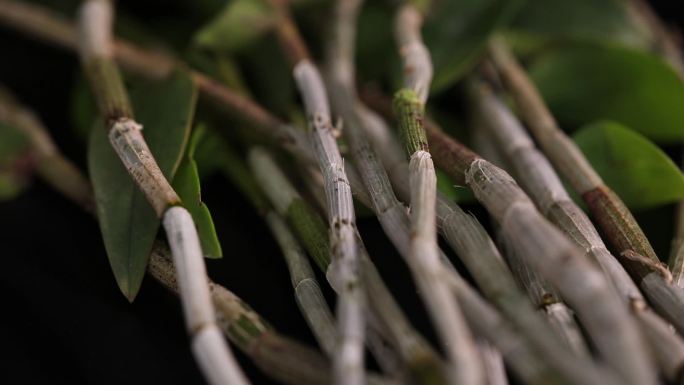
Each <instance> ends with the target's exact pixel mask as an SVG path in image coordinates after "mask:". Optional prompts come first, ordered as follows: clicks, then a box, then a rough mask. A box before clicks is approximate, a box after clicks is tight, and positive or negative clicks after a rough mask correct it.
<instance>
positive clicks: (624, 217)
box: [490, 40, 684, 334]
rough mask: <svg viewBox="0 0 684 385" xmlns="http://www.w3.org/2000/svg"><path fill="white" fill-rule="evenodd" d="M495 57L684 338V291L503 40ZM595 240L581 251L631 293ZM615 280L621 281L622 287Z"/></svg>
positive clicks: (560, 164) (536, 126)
mask: <svg viewBox="0 0 684 385" xmlns="http://www.w3.org/2000/svg"><path fill="white" fill-rule="evenodd" d="M490 57H491V58H492V61H493V63H494V64H495V66H496V68H497V69H498V71H499V73H500V75H501V77H502V78H503V80H504V82H505V84H506V86H507V89H508V90H509V91H510V93H511V95H512V96H513V98H514V100H515V102H516V104H517V106H518V108H519V110H520V113H521V115H522V116H523V119H524V120H525V121H526V122H527V124H528V127H529V129H530V132H531V133H532V135H533V136H534V138H535V139H536V140H537V141H538V142H539V145H540V147H541V148H542V149H543V150H544V153H545V155H546V156H547V157H548V158H549V160H550V161H551V163H553V164H554V166H555V169H556V170H557V171H558V172H559V173H560V175H561V176H563V177H564V178H565V179H566V180H567V181H568V182H569V183H570V185H571V186H572V187H573V188H574V189H575V191H576V192H577V193H578V194H580V195H581V196H582V198H583V199H584V201H585V203H586V204H587V207H588V208H589V211H590V213H591V214H592V216H593V218H594V220H595V222H596V223H597V225H598V227H599V228H600V229H601V230H602V234H603V236H604V237H606V238H607V240H608V241H609V242H610V243H611V244H612V246H613V248H614V249H615V250H616V253H618V254H616V255H615V257H616V258H617V259H618V260H619V261H620V263H621V264H622V266H623V267H624V269H625V270H626V271H627V272H628V273H629V275H630V276H631V277H632V279H633V280H634V281H635V282H636V283H637V285H638V286H639V287H640V288H641V291H642V292H643V293H644V294H645V295H646V297H647V299H648V300H649V302H650V303H651V305H652V306H653V308H654V309H655V310H656V311H657V312H658V313H659V314H660V315H661V316H663V317H665V319H667V320H668V321H669V322H671V323H672V324H673V325H674V326H675V327H676V328H677V330H678V331H679V332H680V334H681V333H684V321H682V320H684V290H682V288H680V287H678V286H676V285H674V284H672V279H671V275H670V273H669V271H667V268H666V267H664V266H663V265H662V263H661V262H660V260H659V259H658V257H657V256H656V255H655V252H654V251H653V249H652V248H651V245H650V243H649V242H648V239H646V236H645V235H644V233H643V232H642V230H641V228H640V227H639V225H638V224H637V222H636V220H635V219H634V217H633V216H632V214H631V213H630V211H629V210H628V209H627V207H626V206H625V205H624V203H623V202H622V200H621V199H620V198H619V197H618V196H617V195H616V194H615V193H614V192H613V191H612V190H611V189H610V188H609V187H608V186H606V185H605V184H604V182H603V180H602V179H601V177H600V176H599V175H598V174H597V173H596V171H594V169H593V168H592V167H591V165H590V164H589V162H588V161H587V159H586V158H585V157H584V155H583V154H582V153H581V151H580V150H579V148H578V147H577V146H576V145H575V143H574V142H573V141H572V140H571V139H570V138H568V136H567V135H566V134H565V133H564V132H563V131H562V130H561V129H560V128H559V127H558V125H557V123H556V121H555V119H554V118H553V116H552V115H551V112H550V111H549V110H548V108H547V106H546V105H545V104H544V101H543V100H542V98H541V96H540V95H539V92H538V91H537V89H536V88H535V87H534V85H533V84H532V81H531V80H530V79H529V78H528V76H527V74H526V73H525V71H524V69H523V68H522V67H521V66H520V64H519V63H518V62H517V61H516V59H515V57H514V56H513V54H512V53H511V52H510V51H509V50H508V48H507V47H506V46H505V43H504V42H503V41H502V40H495V41H493V42H492V43H491V44H490ZM562 209H563V208H562V207H560V208H557V209H554V211H555V213H550V214H552V215H554V216H556V217H557V218H559V217H558V215H561V214H562V213H561V210H562ZM561 219H562V218H559V219H558V220H561ZM566 221H567V219H566ZM586 222H587V221H584V224H583V225H582V226H583V227H584V228H585V229H586V228H590V227H591V224H590V223H589V224H587V223H586ZM567 225H569V226H570V225H571V224H570V223H568V224H567ZM572 234H574V235H572V238H573V239H575V240H576V241H579V238H577V237H578V236H581V235H577V233H576V232H573V233H572ZM591 239H593V240H592V242H593V243H592V244H589V243H587V241H589V240H590V239H589V238H588V239H586V240H585V241H583V242H582V247H585V248H586V247H589V246H591V248H590V249H588V252H590V253H591V254H592V256H593V257H595V258H596V259H597V261H598V262H599V263H600V264H601V266H602V267H603V268H604V269H605V270H606V271H608V272H610V274H609V276H610V277H611V279H613V281H614V283H615V284H616V285H617V287H618V289H620V290H621V291H624V290H632V289H629V288H628V287H625V285H624V284H623V283H624V282H625V281H624V279H623V278H620V277H617V275H618V274H621V273H620V272H619V270H617V266H611V265H613V263H612V262H611V259H610V258H609V257H610V254H606V252H604V251H602V250H601V249H597V248H596V247H593V246H595V245H598V242H600V238H598V237H596V236H595V234H592V237H591ZM615 279H619V282H616V281H615Z"/></svg>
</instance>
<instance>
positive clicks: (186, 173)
mask: <svg viewBox="0 0 684 385" xmlns="http://www.w3.org/2000/svg"><path fill="white" fill-rule="evenodd" d="M203 137H204V126H197V128H195V131H194V132H193V134H192V137H191V138H190V144H188V148H187V150H186V154H185V156H184V157H183V161H182V162H181V164H180V167H178V171H177V172H176V176H175V177H174V178H173V188H174V190H176V192H177V193H178V196H179V197H180V198H181V201H182V202H183V206H184V207H185V208H186V209H188V211H189V212H190V215H192V219H193V221H194V222H195V226H196V227H197V232H198V234H199V238H200V243H201V245H202V251H203V252H204V256H205V257H207V258H221V257H223V252H222V251H221V244H220V243H219V240H218V236H217V235H216V230H215V229H214V221H213V220H212V218H211V213H210V212H209V208H208V207H207V205H205V204H204V202H202V196H201V193H200V178H199V173H198V171H197V163H196V162H195V150H196V148H197V144H198V143H199V142H200V140H201V139H202V138H203Z"/></svg>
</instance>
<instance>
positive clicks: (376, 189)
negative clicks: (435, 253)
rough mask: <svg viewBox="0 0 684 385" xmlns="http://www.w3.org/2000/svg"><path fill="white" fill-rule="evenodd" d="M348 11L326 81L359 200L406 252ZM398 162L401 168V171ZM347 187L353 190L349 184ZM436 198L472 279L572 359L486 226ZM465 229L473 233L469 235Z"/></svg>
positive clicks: (337, 31) (384, 140)
mask: <svg viewBox="0 0 684 385" xmlns="http://www.w3.org/2000/svg"><path fill="white" fill-rule="evenodd" d="M351 3H354V2H351ZM350 8H351V9H350ZM353 12H354V10H353V5H351V4H350V2H341V3H338V7H337V12H336V17H335V18H334V20H337V22H336V24H335V25H334V33H333V37H332V39H331V40H332V44H330V45H329V46H328V48H329V50H328V71H327V72H328V73H329V74H330V75H329V78H330V79H331V80H330V81H329V83H330V84H334V87H335V89H336V90H338V92H336V93H335V94H334V95H335V96H334V97H333V98H332V101H333V106H334V107H335V109H336V110H337V111H339V112H340V113H341V115H342V117H343V119H344V122H345V129H344V134H345V138H347V142H348V144H349V146H350V149H351V151H352V155H353V159H354V161H355V163H356V164H357V167H358V169H359V171H360V174H361V178H362V179H363V183H364V184H365V188H366V189H367V191H368V193H369V195H370V197H367V198H365V199H362V200H365V201H366V204H368V205H372V206H371V207H372V208H373V209H374V211H375V213H376V215H377V216H378V218H379V220H380V223H381V225H382V226H383V228H384V229H385V233H386V234H387V235H388V237H389V238H390V240H391V241H392V242H393V243H394V245H395V247H396V248H397V249H398V250H399V251H400V253H402V254H404V255H406V254H408V242H407V240H408V232H409V230H408V225H407V222H408V216H407V214H406V211H405V209H404V207H403V205H401V204H400V203H399V202H398V200H397V198H396V197H395V196H394V193H393V191H392V187H391V185H390V183H389V180H388V176H387V173H385V171H384V169H383V168H382V165H380V164H379V162H378V160H377V158H376V156H375V153H374V152H373V151H372V150H371V149H370V148H369V144H368V141H367V139H366V137H365V135H364V131H372V133H371V132H368V134H369V136H370V137H371V138H373V139H375V141H374V142H375V144H376V146H375V147H376V150H377V151H378V152H379V153H380V154H381V157H382V158H383V159H384V160H386V162H385V163H387V165H388V167H389V168H391V169H393V170H395V172H394V173H393V175H394V176H395V177H396V178H395V179H396V182H397V183H396V184H401V185H403V186H404V188H401V190H404V191H406V190H408V189H407V188H406V187H407V184H408V183H405V178H403V177H402V175H404V176H405V175H406V173H405V170H406V164H405V163H406V162H405V160H404V158H403V157H402V156H401V150H400V149H399V148H398V144H397V143H396V141H395V140H394V139H393V137H392V135H391V134H390V133H389V131H388V129H387V127H386V125H384V123H383V122H382V121H381V119H380V118H379V117H377V116H375V114H374V113H373V112H372V111H369V110H367V109H365V108H364V106H363V105H362V104H360V102H359V101H358V100H356V95H355V90H354V86H353V79H354V75H353V61H352V54H353V28H352V26H350V24H352V23H353V16H354V13H353ZM361 129H365V130H363V131H362V130H361ZM402 166H403V170H401V168H402ZM402 171H403V172H402ZM352 187H353V190H356V189H354V183H352ZM406 195H408V194H406ZM357 197H358V195H357ZM369 201H370V202H369ZM439 202H440V204H439V205H438V217H440V223H442V224H444V226H442V227H443V229H445V230H446V231H445V233H446V234H447V238H448V239H449V240H450V242H451V243H452V244H455V245H456V249H457V251H458V252H459V254H460V255H463V256H464V257H462V258H465V261H466V265H467V266H468V268H469V269H471V272H473V274H475V278H476V280H477V281H478V283H480V284H481V286H482V287H483V288H484V290H485V293H487V294H489V297H490V298H491V299H492V300H494V301H495V302H496V303H497V304H499V305H501V307H502V308H503V309H504V311H505V312H506V313H507V314H511V318H512V319H514V320H515V321H516V323H517V324H519V325H521V328H522V329H523V330H525V331H526V333H525V334H526V335H528V336H533V337H532V339H533V340H536V341H537V345H540V346H543V348H542V349H541V350H542V351H544V352H545V354H548V355H550V356H553V357H561V358H560V359H558V360H556V361H555V362H556V364H558V363H561V362H572V361H573V359H572V358H571V357H568V354H567V353H564V352H562V350H561V351H560V354H558V353H549V352H553V351H557V350H558V349H556V347H554V346H553V344H554V342H553V340H554V336H553V334H552V333H551V331H550V330H549V329H548V326H546V325H545V324H544V322H543V320H541V319H540V318H539V317H537V316H536V315H535V314H533V312H534V310H533V309H532V306H530V305H529V302H528V301H526V300H525V298H524V297H523V296H522V295H521V294H519V293H518V290H517V288H516V287H515V283H514V282H513V279H512V277H510V273H509V272H508V271H507V270H506V268H505V266H503V264H502V263H501V258H500V256H499V255H498V251H497V250H496V248H495V247H493V243H492V242H491V240H489V237H488V236H487V234H486V231H485V230H484V229H483V228H481V226H479V224H478V223H477V221H476V220H475V219H474V218H472V217H470V216H468V215H466V214H465V213H463V212H462V211H460V209H459V208H458V206H456V205H455V204H453V203H451V202H449V201H448V200H446V199H445V198H443V197H441V196H440V199H439ZM440 209H441V210H440ZM466 230H467V231H466ZM469 234H473V235H470V236H469ZM509 277H510V278H509ZM518 314H520V315H518ZM545 331H546V332H545ZM540 337H541V338H540ZM559 366H563V364H560V365H559ZM566 366H567V365H566ZM569 372H571V371H567V372H566V374H567V373H569ZM571 377H572V376H571ZM570 382H572V381H570Z"/></svg>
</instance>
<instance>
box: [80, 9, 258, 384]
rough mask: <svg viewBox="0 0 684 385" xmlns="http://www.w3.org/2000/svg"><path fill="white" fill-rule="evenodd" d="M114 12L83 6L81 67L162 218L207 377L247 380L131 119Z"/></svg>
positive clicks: (127, 162)
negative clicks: (117, 56)
mask: <svg viewBox="0 0 684 385" xmlns="http://www.w3.org/2000/svg"><path fill="white" fill-rule="evenodd" d="M113 13H114V12H113V8H112V4H111V3H110V2H109V0H88V1H86V2H84V3H83V5H82V6H81V9H80V15H79V26H80V33H79V37H80V41H79V50H80V54H81V61H82V64H83V69H84V70H85V72H86V75H87V77H88V79H89V81H90V86H91V89H92V91H93V94H94V95H95V98H96V100H97V104H98V108H99V110H100V114H101V115H102V118H103V119H104V121H105V127H106V128H107V130H108V131H109V140H110V142H111V144H112V147H113V148H114V150H115V152H116V153H117V155H118V156H119V158H120V159H121V161H122V163H123V165H124V166H125V167H126V169H127V170H128V172H129V174H130V175H131V178H133V180H134V181H135V183H136V184H137V186H138V188H139V189H140V190H141V191H142V192H143V194H144V195H145V197H146V198H147V200H148V202H149V203H150V205H151V206H152V207H153V208H154V211H155V212H156V214H157V216H158V217H159V218H160V219H162V223H163V225H164V229H165V230H166V233H167V239H168V241H169V245H170V247H171V250H172V255H173V258H174V266H175V267H176V270H177V278H178V287H179V291H180V294H181V300H182V302H183V308H184V310H185V319H186V323H187V330H188V333H189V334H190V335H191V338H192V348H193V349H192V350H193V353H194V355H195V358H196V360H197V361H198V364H199V365H200V368H201V369H202V371H203V373H204V376H205V377H206V379H207V380H208V381H209V382H210V383H212V384H233V385H235V384H247V383H248V381H247V378H246V377H245V375H244V374H243V373H242V370H241V369H240V367H239V366H238V364H237V361H236V360H235V358H234V357H233V355H232V353H231V352H230V350H229V347H228V345H227V344H226V342H225V340H224V339H223V336H222V335H221V332H220V331H219V328H218V326H217V325H216V317H215V315H214V306H213V304H212V302H211V294H210V292H209V285H208V281H207V276H206V269H205V266H204V255H203V253H202V250H201V247H200V243H199V237H198V235H197V229H196V228H195V224H194V222H193V220H192V217H191V216H190V213H189V212H188V211H187V210H186V209H185V208H183V206H182V204H181V202H180V198H179V197H178V195H177V194H176V192H175V191H174V190H173V188H172V187H171V185H170V184H169V182H168V180H166V178H165V177H164V175H163V174H162V172H161V170H160V169H159V166H158V165H157V162H156V161H155V159H154V156H153V155H152V153H151V152H150V150H149V148H148V147H147V143H146V142H145V139H144V138H143V135H142V132H141V129H142V126H141V125H140V124H138V123H137V122H136V121H135V120H134V118H133V111H132V108H131V105H130V102H129V101H128V95H127V93H126V90H125V87H124V84H123V81H122V80H121V75H120V74H119V70H118V67H117V66H116V63H115V62H114V60H113V59H112V55H113V50H112V42H111V30H112V23H113ZM96 198H97V197H96Z"/></svg>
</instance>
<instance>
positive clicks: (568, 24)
mask: <svg viewBox="0 0 684 385" xmlns="http://www.w3.org/2000/svg"><path fill="white" fill-rule="evenodd" d="M510 29H511V31H512V32H513V34H514V36H515V40H516V41H520V40H525V41H527V42H528V44H529V43H532V44H537V45H538V44H540V43H545V42H548V41H550V40H558V39H591V40H601V41H611V42H619V43H623V44H627V45H630V46H635V47H645V45H646V41H647V39H646V36H645V35H644V34H643V33H642V32H641V31H640V30H639V29H638V28H637V26H635V25H634V23H633V22H632V20H631V18H630V17H629V14H628V13H627V10H626V8H625V1H621V0H601V1H596V0H573V1H567V0H527V1H526V3H525V5H524V6H523V7H522V9H521V10H520V12H518V13H517V16H516V17H515V19H514V21H513V22H512V23H511V26H510Z"/></svg>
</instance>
